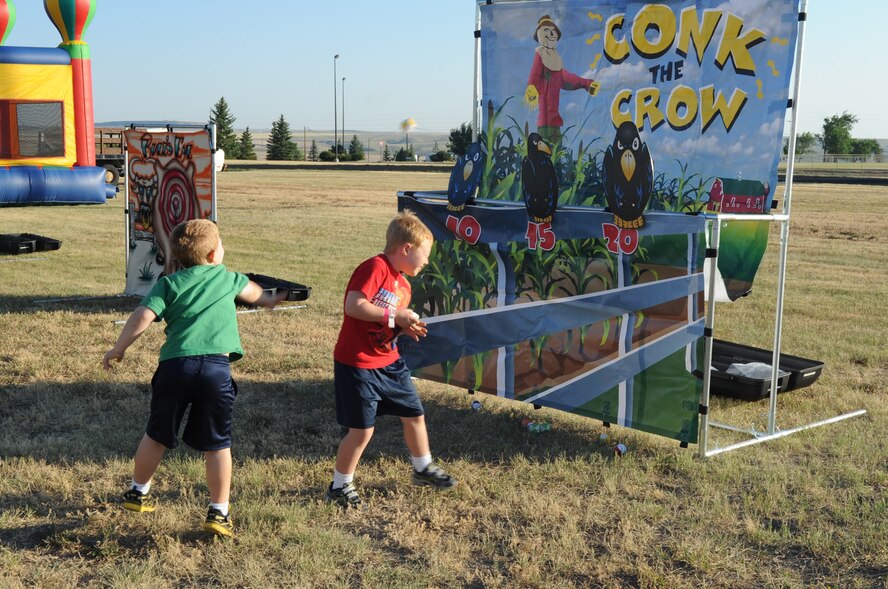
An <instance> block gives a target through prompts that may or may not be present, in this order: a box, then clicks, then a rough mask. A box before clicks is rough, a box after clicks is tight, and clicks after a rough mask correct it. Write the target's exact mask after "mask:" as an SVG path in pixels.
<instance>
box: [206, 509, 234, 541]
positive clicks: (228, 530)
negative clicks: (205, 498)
mask: <svg viewBox="0 0 888 589" xmlns="http://www.w3.org/2000/svg"><path fill="white" fill-rule="evenodd" d="M201 527H202V528H203V529H204V531H205V532H210V533H211V534H216V535H217V536H222V537H224V538H232V537H233V536H234V524H232V523H231V512H230V511H229V512H228V515H222V512H221V511H219V510H218V509H216V508H215V507H210V508H209V509H208V510H207V519H206V520H204V523H203V525H202V526H201Z"/></svg>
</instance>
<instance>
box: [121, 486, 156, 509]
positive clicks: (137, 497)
mask: <svg viewBox="0 0 888 589" xmlns="http://www.w3.org/2000/svg"><path fill="white" fill-rule="evenodd" d="M123 508H124V509H128V510H130V511H137V512H139V513H142V512H150V511H154V510H155V509H157V502H156V501H155V500H154V499H152V497H151V494H150V491H149V492H148V493H140V492H139V491H137V490H136V488H135V487H133V488H132V489H130V490H129V491H127V492H126V493H124V494H123Z"/></svg>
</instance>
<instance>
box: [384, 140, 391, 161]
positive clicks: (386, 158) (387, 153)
mask: <svg viewBox="0 0 888 589" xmlns="http://www.w3.org/2000/svg"><path fill="white" fill-rule="evenodd" d="M382 161H384V162H390V161H392V152H391V151H390V150H389V144H388V143H386V144H385V149H383V150H382Z"/></svg>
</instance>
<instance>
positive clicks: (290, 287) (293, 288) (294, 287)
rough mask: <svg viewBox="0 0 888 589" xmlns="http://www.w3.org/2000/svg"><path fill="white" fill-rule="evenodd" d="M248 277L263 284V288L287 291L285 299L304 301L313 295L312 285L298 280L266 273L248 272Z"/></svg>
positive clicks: (260, 284)
mask: <svg viewBox="0 0 888 589" xmlns="http://www.w3.org/2000/svg"><path fill="white" fill-rule="evenodd" d="M247 278H249V279H250V280H252V281H253V282H255V283H256V284H258V285H259V286H261V287H262V290H270V291H274V292H277V291H279V290H285V291H287V297H286V298H285V299H284V300H285V301H304V300H305V299H307V298H308V297H309V296H310V295H311V287H310V286H305V285H304V284H299V283H298V282H290V281H289V280H283V279H281V278H274V277H272V276H265V275H264V274H247Z"/></svg>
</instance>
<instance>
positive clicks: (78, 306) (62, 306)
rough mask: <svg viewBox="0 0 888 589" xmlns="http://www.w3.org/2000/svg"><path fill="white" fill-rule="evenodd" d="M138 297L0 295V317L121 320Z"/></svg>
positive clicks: (118, 295)
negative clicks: (113, 316)
mask: <svg viewBox="0 0 888 589" xmlns="http://www.w3.org/2000/svg"><path fill="white" fill-rule="evenodd" d="M140 300H141V297H140V296H134V295H124V294H108V295H71V296H47V295H45V294H39V293H37V294H35V295H34V296H27V297H24V296H9V295H0V315H4V314H9V313H41V312H57V311H67V312H69V313H85V314H98V313H120V314H121V316H122V319H126V317H127V316H128V315H129V314H130V313H132V311H133V309H135V308H136V306H137V305H138V304H139V301H140Z"/></svg>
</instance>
